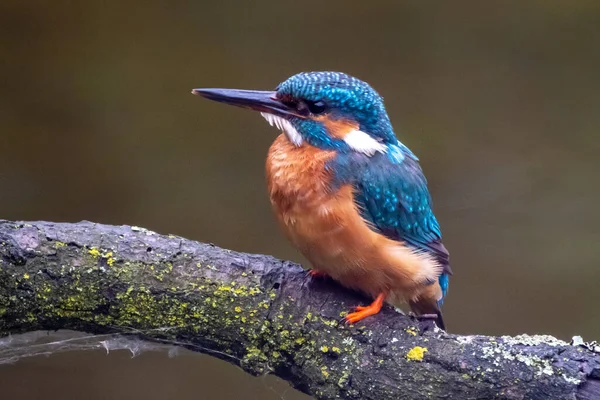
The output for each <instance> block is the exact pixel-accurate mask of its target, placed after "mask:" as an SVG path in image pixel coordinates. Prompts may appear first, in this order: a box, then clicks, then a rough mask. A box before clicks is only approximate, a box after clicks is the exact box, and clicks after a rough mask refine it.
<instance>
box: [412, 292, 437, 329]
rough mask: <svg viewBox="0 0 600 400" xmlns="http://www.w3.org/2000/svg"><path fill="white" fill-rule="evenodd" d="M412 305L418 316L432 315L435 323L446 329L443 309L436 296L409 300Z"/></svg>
mask: <svg viewBox="0 0 600 400" xmlns="http://www.w3.org/2000/svg"><path fill="white" fill-rule="evenodd" d="M408 304H409V305H410V309H411V310H412V312H413V313H415V314H416V315H417V316H432V318H433V319H434V321H435V324H436V325H437V326H438V327H439V328H442V329H443V330H446V324H445V323H444V318H443V317H442V311H441V310H440V307H439V305H438V302H437V301H436V300H435V298H431V297H421V298H419V299H416V300H411V301H409V302H408Z"/></svg>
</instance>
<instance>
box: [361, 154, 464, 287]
mask: <svg viewBox="0 0 600 400" xmlns="http://www.w3.org/2000/svg"><path fill="white" fill-rule="evenodd" d="M356 178H357V179H355V180H354V189H355V201H356V203H357V205H358V208H359V209H360V212H361V214H362V217H363V218H364V219H365V220H367V221H369V222H370V224H371V226H372V229H375V230H377V231H378V232H380V233H382V234H384V235H385V236H387V237H388V238H390V239H393V240H399V241H404V242H406V243H408V244H409V245H410V246H412V247H414V248H416V249H419V250H421V251H426V252H428V253H430V254H431V255H433V256H434V257H435V258H436V259H437V260H438V262H439V263H440V264H441V265H442V266H443V268H444V274H442V275H443V276H440V284H441V285H442V289H443V291H444V294H445V291H446V288H447V278H448V277H447V275H448V274H452V271H451V269H450V263H449V255H448V251H447V250H446V248H445V247H444V245H443V244H442V234H441V231H440V226H439V224H438V221H437V219H436V218H435V215H434V214H433V210H432V208H431V196H430V194H429V190H428V189H427V180H426V179H425V175H424V174H423V171H422V170H421V167H420V165H419V163H418V161H417V159H416V157H414V156H413V155H412V153H409V154H405V156H403V157H402V158H401V159H400V160H399V159H398V158H397V157H396V158H394V157H391V156H390V155H389V154H376V155H374V156H372V157H371V158H370V160H369V162H368V165H367V166H366V167H364V168H361V169H360V172H359V176H357V177H356ZM444 275H445V276H444Z"/></svg>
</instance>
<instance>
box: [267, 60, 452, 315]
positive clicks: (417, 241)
mask: <svg viewBox="0 0 600 400" xmlns="http://www.w3.org/2000/svg"><path fill="white" fill-rule="evenodd" d="M277 96H278V97H279V98H280V99H286V98H293V99H303V100H308V101H313V102H314V101H324V102H325V103H326V104H327V105H328V107H329V111H328V117H329V118H331V119H338V118H340V119H348V120H352V121H355V122H357V123H358V124H359V129H360V130H361V131H363V132H365V133H367V134H368V135H370V136H371V137H373V138H374V139H375V140H377V141H378V142H380V143H382V144H384V145H385V146H386V151H385V153H376V154H374V155H372V156H370V157H368V156H367V155H365V154H361V153H358V152H356V151H353V150H352V149H351V148H350V147H349V146H348V145H347V144H346V143H345V142H344V141H343V140H341V139H339V138H334V137H331V136H330V135H328V133H327V130H326V127H325V126H324V125H323V124H322V123H320V122H319V121H316V120H313V119H302V118H290V121H291V122H292V124H293V125H294V127H295V128H296V129H297V130H298V132H299V133H300V134H301V135H302V137H303V138H304V140H306V141H307V142H308V143H309V144H311V145H313V146H316V147H319V148H322V149H328V150H336V153H337V156H336V158H335V159H334V160H333V161H332V162H330V164H329V165H328V168H330V169H332V170H333V176H334V177H335V178H334V182H333V183H332V185H333V187H332V190H335V189H336V187H339V186H341V185H344V184H351V185H353V187H354V189H355V201H356V203H357V206H358V207H359V209H360V210H361V213H362V216H363V218H365V220H367V221H369V222H370V225H371V226H372V229H374V230H377V231H378V232H380V233H382V234H384V235H385V236H387V237H389V238H391V239H393V240H398V241H403V242H406V243H407V244H408V245H410V246H412V247H414V248H415V249H417V250H419V251H425V252H428V253H430V254H431V255H433V256H434V257H435V258H436V259H437V260H438V262H439V263H440V264H441V265H442V266H443V267H444V273H443V274H441V275H440V277H439V283H440V286H441V288H442V292H443V295H444V296H445V295H446V292H447V290H448V275H449V274H451V269H450V264H449V256H448V252H447V250H446V248H445V247H444V245H443V244H442V241H441V240H442V234H441V231H440V226H439V224H438V221H437V219H436V217H435V215H434V213H433V210H432V205H431V196H430V194H429V190H428V188H427V180H426V179H425V176H424V174H423V171H422V170H421V167H420V166H419V163H418V158H417V157H416V156H415V155H414V154H413V153H412V152H411V151H410V150H409V149H408V148H407V147H406V146H405V145H404V144H402V143H401V142H399V141H398V139H397V138H396V135H395V133H394V130H393V128H392V125H391V122H390V120H389V117H388V115H387V112H386V110H385V106H384V104H383V99H382V98H381V96H380V95H379V94H378V93H377V92H376V91H375V90H374V89H373V88H372V87H371V86H370V85H369V84H367V83H366V82H363V81H361V80H359V79H357V78H354V77H351V76H349V75H346V74H344V73H340V72H308V73H300V74H297V75H294V76H292V77H291V78H289V79H287V80H286V81H285V82H283V83H281V84H280V85H279V86H278V87H277ZM440 304H441V301H440Z"/></svg>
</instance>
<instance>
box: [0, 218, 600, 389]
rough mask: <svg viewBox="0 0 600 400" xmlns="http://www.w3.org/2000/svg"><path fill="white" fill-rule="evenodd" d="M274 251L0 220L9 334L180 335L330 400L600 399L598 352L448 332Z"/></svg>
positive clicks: (2, 304)
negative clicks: (364, 316) (371, 303)
mask: <svg viewBox="0 0 600 400" xmlns="http://www.w3.org/2000/svg"><path fill="white" fill-rule="evenodd" d="M366 301H367V300H366V299H364V298H361V297H360V296H359V295H358V294H355V293H352V292H350V291H347V290H344V289H342V288H340V287H339V286H337V285H336V284H335V283H333V282H330V281H327V280H317V281H315V280H311V279H309V278H307V276H306V273H305V272H304V271H303V270H302V268H301V267H300V266H299V265H297V264H293V263H291V262H287V261H281V260H278V259H275V258H273V257H270V256H264V255H255V254H245V253H237V252H233V251H229V250H224V249H220V248H218V247H216V246H214V245H210V244H203V243H198V242H194V241H190V240H187V239H184V238H181V237H176V236H173V235H169V236H163V235H159V234H156V233H154V232H151V231H148V230H146V229H143V228H137V227H130V226H108V225H101V224H94V223H91V222H80V223H76V224H67V223H51V222H29V223H23V222H10V221H0V337H3V336H6V335H9V334H13V333H23V332H28V331H36V330H57V329H71V330H76V331H83V332H89V333H98V334H102V333H120V334H123V335H133V336H136V337H139V338H141V339H143V340H149V341H161V342H164V341H172V342H176V343H177V344H178V345H182V346H185V347H188V348H190V349H193V350H198V349H203V350H201V351H204V352H206V353H208V354H211V355H214V356H217V357H219V358H222V359H224V360H226V361H229V362H232V363H235V364H237V365H239V366H240V367H241V368H243V369H244V370H245V371H247V372H249V373H251V374H255V375H258V374H264V373H273V374H275V375H278V376H280V377H282V378H283V379H285V380H287V381H289V382H290V383H291V384H292V385H293V386H295V387H296V388H297V389H299V390H301V391H303V392H305V393H307V394H310V395H312V396H314V397H316V398H318V399H339V398H343V399H367V400H368V399H377V400H381V399H465V400H468V399H540V400H541V399H544V400H545V399H570V400H571V399H582V400H589V399H599V398H600V354H598V353H597V352H594V351H592V350H590V349H588V348H586V347H584V346H573V345H569V344H567V343H565V342H562V341H560V340H558V339H555V338H553V337H550V336H528V335H522V336H517V337H507V336H504V337H487V336H459V335H453V334H447V333H445V332H443V331H440V330H438V329H437V328H435V327H434V326H433V325H432V323H431V322H427V321H423V322H418V321H415V320H414V319H411V318H409V317H406V316H403V315H400V314H398V313H397V312H396V311H395V310H393V309H392V308H390V307H385V308H384V310H382V312H381V313H380V314H379V315H377V316H376V317H373V318H369V319H368V320H365V321H364V322H361V323H358V324H356V325H354V326H346V325H344V324H340V323H339V322H338V321H339V320H340V318H341V316H342V315H343V312H345V311H348V310H349V309H350V308H351V307H352V306H354V305H357V304H362V303H365V302H366Z"/></svg>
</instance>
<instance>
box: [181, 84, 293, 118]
mask: <svg viewBox="0 0 600 400" xmlns="http://www.w3.org/2000/svg"><path fill="white" fill-rule="evenodd" d="M192 94H195V95H198V96H202V97H205V98H207V99H210V100H214V101H218V102H220V103H225V104H231V105H232V106H238V107H242V108H249V109H251V110H256V111H261V112H266V113H269V114H275V115H279V116H283V117H285V116H292V115H293V116H298V117H299V115H297V114H296V113H295V112H294V110H293V109H291V108H289V107H288V106H286V105H285V104H283V103H282V102H281V101H279V100H278V99H277V97H276V96H275V92H270V91H262V90H240V89H193V90H192Z"/></svg>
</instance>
